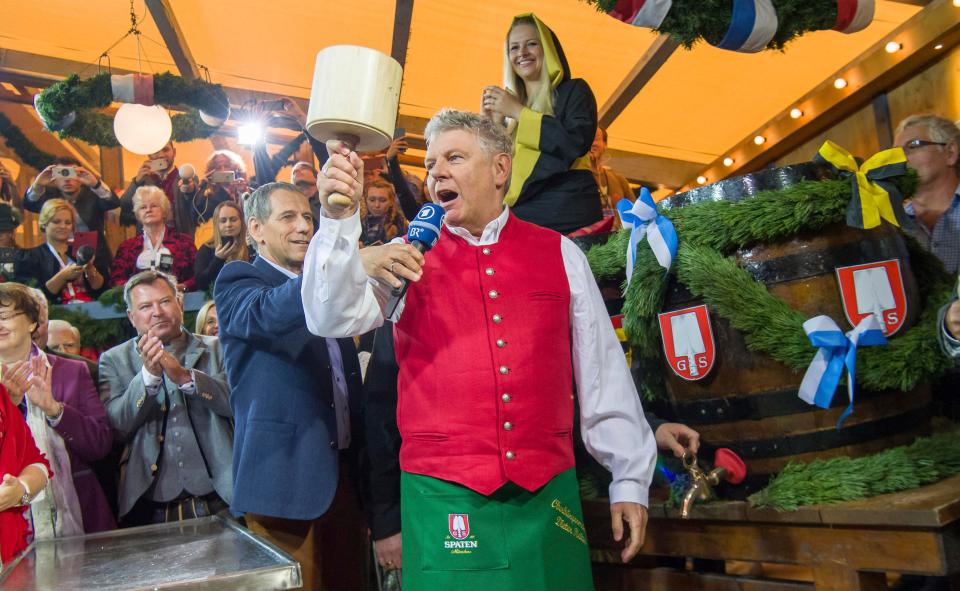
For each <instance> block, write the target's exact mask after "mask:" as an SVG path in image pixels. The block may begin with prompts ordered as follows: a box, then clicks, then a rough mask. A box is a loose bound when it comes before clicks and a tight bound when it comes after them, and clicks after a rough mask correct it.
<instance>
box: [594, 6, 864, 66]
mask: <svg viewBox="0 0 960 591" xmlns="http://www.w3.org/2000/svg"><path fill="white" fill-rule="evenodd" d="M836 3H837V20H836V22H835V23H834V26H833V30H835V31H839V32H841V33H847V34H849V33H856V32H857V31H862V30H863V29H865V28H866V27H867V26H868V25H869V24H870V23H871V22H872V21H873V16H874V4H875V0H836ZM681 4H682V3H681ZM673 8H674V2H673V1H672V0H618V1H617V3H616V5H615V6H614V7H613V9H612V10H610V12H609V13H608V14H609V15H610V16H612V17H614V18H616V19H617V20H620V21H623V22H625V23H628V24H631V25H634V26H637V27H645V28H648V29H660V27H661V25H663V22H664V19H666V18H667V16H668V14H669V13H670V11H671V9H673ZM678 10H679V8H678ZM779 24H780V23H779V22H778V18H777V9H776V0H733V9H732V11H731V13H730V18H729V22H728V24H727V31H726V34H725V35H724V36H723V38H722V39H720V40H719V41H710V43H711V44H712V45H714V46H715V47H719V48H720V49H727V50H730V51H738V52H741V53H756V52H758V51H762V50H763V49H765V48H767V47H768V46H769V45H770V43H771V41H772V40H773V38H774V36H775V35H776V33H777V27H778V26H779Z"/></svg>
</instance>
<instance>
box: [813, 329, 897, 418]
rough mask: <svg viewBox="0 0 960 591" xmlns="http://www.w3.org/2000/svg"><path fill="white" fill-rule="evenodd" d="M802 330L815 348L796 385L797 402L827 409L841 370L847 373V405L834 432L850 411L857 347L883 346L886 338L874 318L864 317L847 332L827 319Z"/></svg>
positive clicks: (851, 407)
mask: <svg viewBox="0 0 960 591" xmlns="http://www.w3.org/2000/svg"><path fill="white" fill-rule="evenodd" d="M803 330H804V331H806V333H807V336H808V337H809V338H810V343H811V344H812V345H813V346H814V347H819V348H820V349H819V350H818V351H817V354H816V355H815V356H814V358H813V361H812V362H810V366H809V367H808V368H807V372H806V373H805V374H804V375H803V381H802V382H801V383H800V392H799V394H800V399H801V400H803V401H804V402H806V403H808V404H814V405H816V406H819V407H820V408H830V404H831V403H832V402H833V397H834V395H835V394H836V391H837V385H839V384H840V378H841V377H843V370H844V368H846V370H847V395H848V396H849V399H850V404H849V405H848V406H847V408H846V410H844V411H843V414H841V415H840V419H839V420H838V421H837V429H839V428H840V427H842V426H843V422H844V421H846V420H847V417H849V416H850V414H851V413H852V412H853V391H854V387H855V385H856V374H857V347H858V346H864V347H867V346H873V345H886V344H887V337H885V336H884V335H883V329H882V328H881V327H880V323H879V322H877V318H876V316H873V315H870V316H867V317H866V318H864V319H863V320H861V321H860V322H859V324H857V326H856V327H855V328H854V329H853V330H851V331H850V332H848V333H846V334H844V333H843V332H841V330H840V327H839V326H837V323H836V322H834V321H833V319H832V318H830V317H829V316H817V317H815V318H811V319H810V320H807V321H806V322H804V323H803Z"/></svg>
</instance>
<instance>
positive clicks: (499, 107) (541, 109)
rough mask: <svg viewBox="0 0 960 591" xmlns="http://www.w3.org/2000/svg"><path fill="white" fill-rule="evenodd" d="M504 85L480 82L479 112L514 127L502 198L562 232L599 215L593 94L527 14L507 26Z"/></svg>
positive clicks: (531, 218)
mask: <svg viewBox="0 0 960 591" xmlns="http://www.w3.org/2000/svg"><path fill="white" fill-rule="evenodd" d="M504 86H505V87H506V88H500V87H497V86H488V87H486V88H484V90H483V99H482V110H483V114H484V115H486V116H488V117H490V118H491V119H493V120H494V121H496V122H498V123H502V124H503V125H506V126H507V127H508V128H509V129H510V130H511V131H512V133H513V138H514V149H513V174H512V176H511V178H510V190H509V192H508V193H507V196H506V198H505V202H506V204H507V205H509V206H510V207H511V208H512V209H513V212H514V213H515V214H516V215H517V217H519V218H521V219H524V220H527V221H529V222H533V223H535V224H539V225H541V226H545V227H547V228H551V229H553V230H556V231H558V232H561V233H565V234H566V233H569V232H572V231H574V230H577V229H579V228H582V227H584V226H588V225H590V224H592V223H594V222H597V221H599V220H600V219H601V217H602V212H601V208H600V197H599V191H598V189H597V183H596V180H595V179H594V177H593V174H592V173H591V171H590V157H589V152H590V146H591V145H592V144H593V138H594V136H595V135H596V132H597V101H596V98H594V96H593V91H591V90H590V87H589V86H588V85H587V83H586V82H585V81H584V80H582V79H580V78H571V77H570V66H569V65H568V64H567V58H566V56H564V54H563V49H562V48H561V47H560V41H559V40H558V39H557V36H556V35H554V33H553V31H551V30H550V29H549V28H548V27H547V26H546V25H545V24H543V22H542V21H540V19H538V18H537V17H536V16H534V15H533V14H521V15H519V16H516V17H514V19H513V22H512V23H511V25H510V30H509V32H508V33H507V43H506V53H505V56H504Z"/></svg>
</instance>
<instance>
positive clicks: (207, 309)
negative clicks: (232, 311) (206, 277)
mask: <svg viewBox="0 0 960 591" xmlns="http://www.w3.org/2000/svg"><path fill="white" fill-rule="evenodd" d="M193 332H194V333H196V334H199V335H204V336H208V337H215V336H219V334H220V322H219V319H218V318H217V304H216V302H214V301H213V300H208V301H207V303H205V304H204V305H203V306H201V308H200V311H199V312H197V322H196V324H195V325H194V331H193Z"/></svg>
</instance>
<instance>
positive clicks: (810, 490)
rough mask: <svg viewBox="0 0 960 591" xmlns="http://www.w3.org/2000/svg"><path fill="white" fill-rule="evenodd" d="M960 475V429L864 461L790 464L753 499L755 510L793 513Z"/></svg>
mask: <svg viewBox="0 0 960 591" xmlns="http://www.w3.org/2000/svg"><path fill="white" fill-rule="evenodd" d="M958 473H960V429H954V430H952V431H949V432H945V433H938V434H936V435H933V436H931V437H924V438H920V439H917V440H916V441H914V442H913V443H912V444H910V445H907V446H900V447H894V448H891V449H888V450H886V451H882V452H880V453H877V454H873V455H870V456H864V457H860V458H849V457H839V458H831V459H828V460H814V461H813V462H810V463H808V464H802V463H790V464H788V465H787V467H785V468H784V469H783V470H781V471H780V473H779V474H778V475H777V476H776V477H774V478H773V479H772V480H771V482H770V484H769V485H768V486H767V487H766V488H764V489H763V490H760V491H759V492H756V493H754V494H753V495H751V496H750V497H749V499H748V500H749V501H750V504H751V505H753V506H755V507H772V508H774V509H777V510H780V511H794V510H796V509H797V508H799V507H801V506H804V505H820V504H825V503H839V502H843V501H854V500H857V499H863V498H867V497H871V496H876V495H882V494H888V493H893V492H898V491H902V490H910V489H912V488H917V487H918V486H923V485H924V484H930V483H932V482H936V481H938V480H941V479H943V478H947V477H949V476H953V475H955V474H958Z"/></svg>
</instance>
